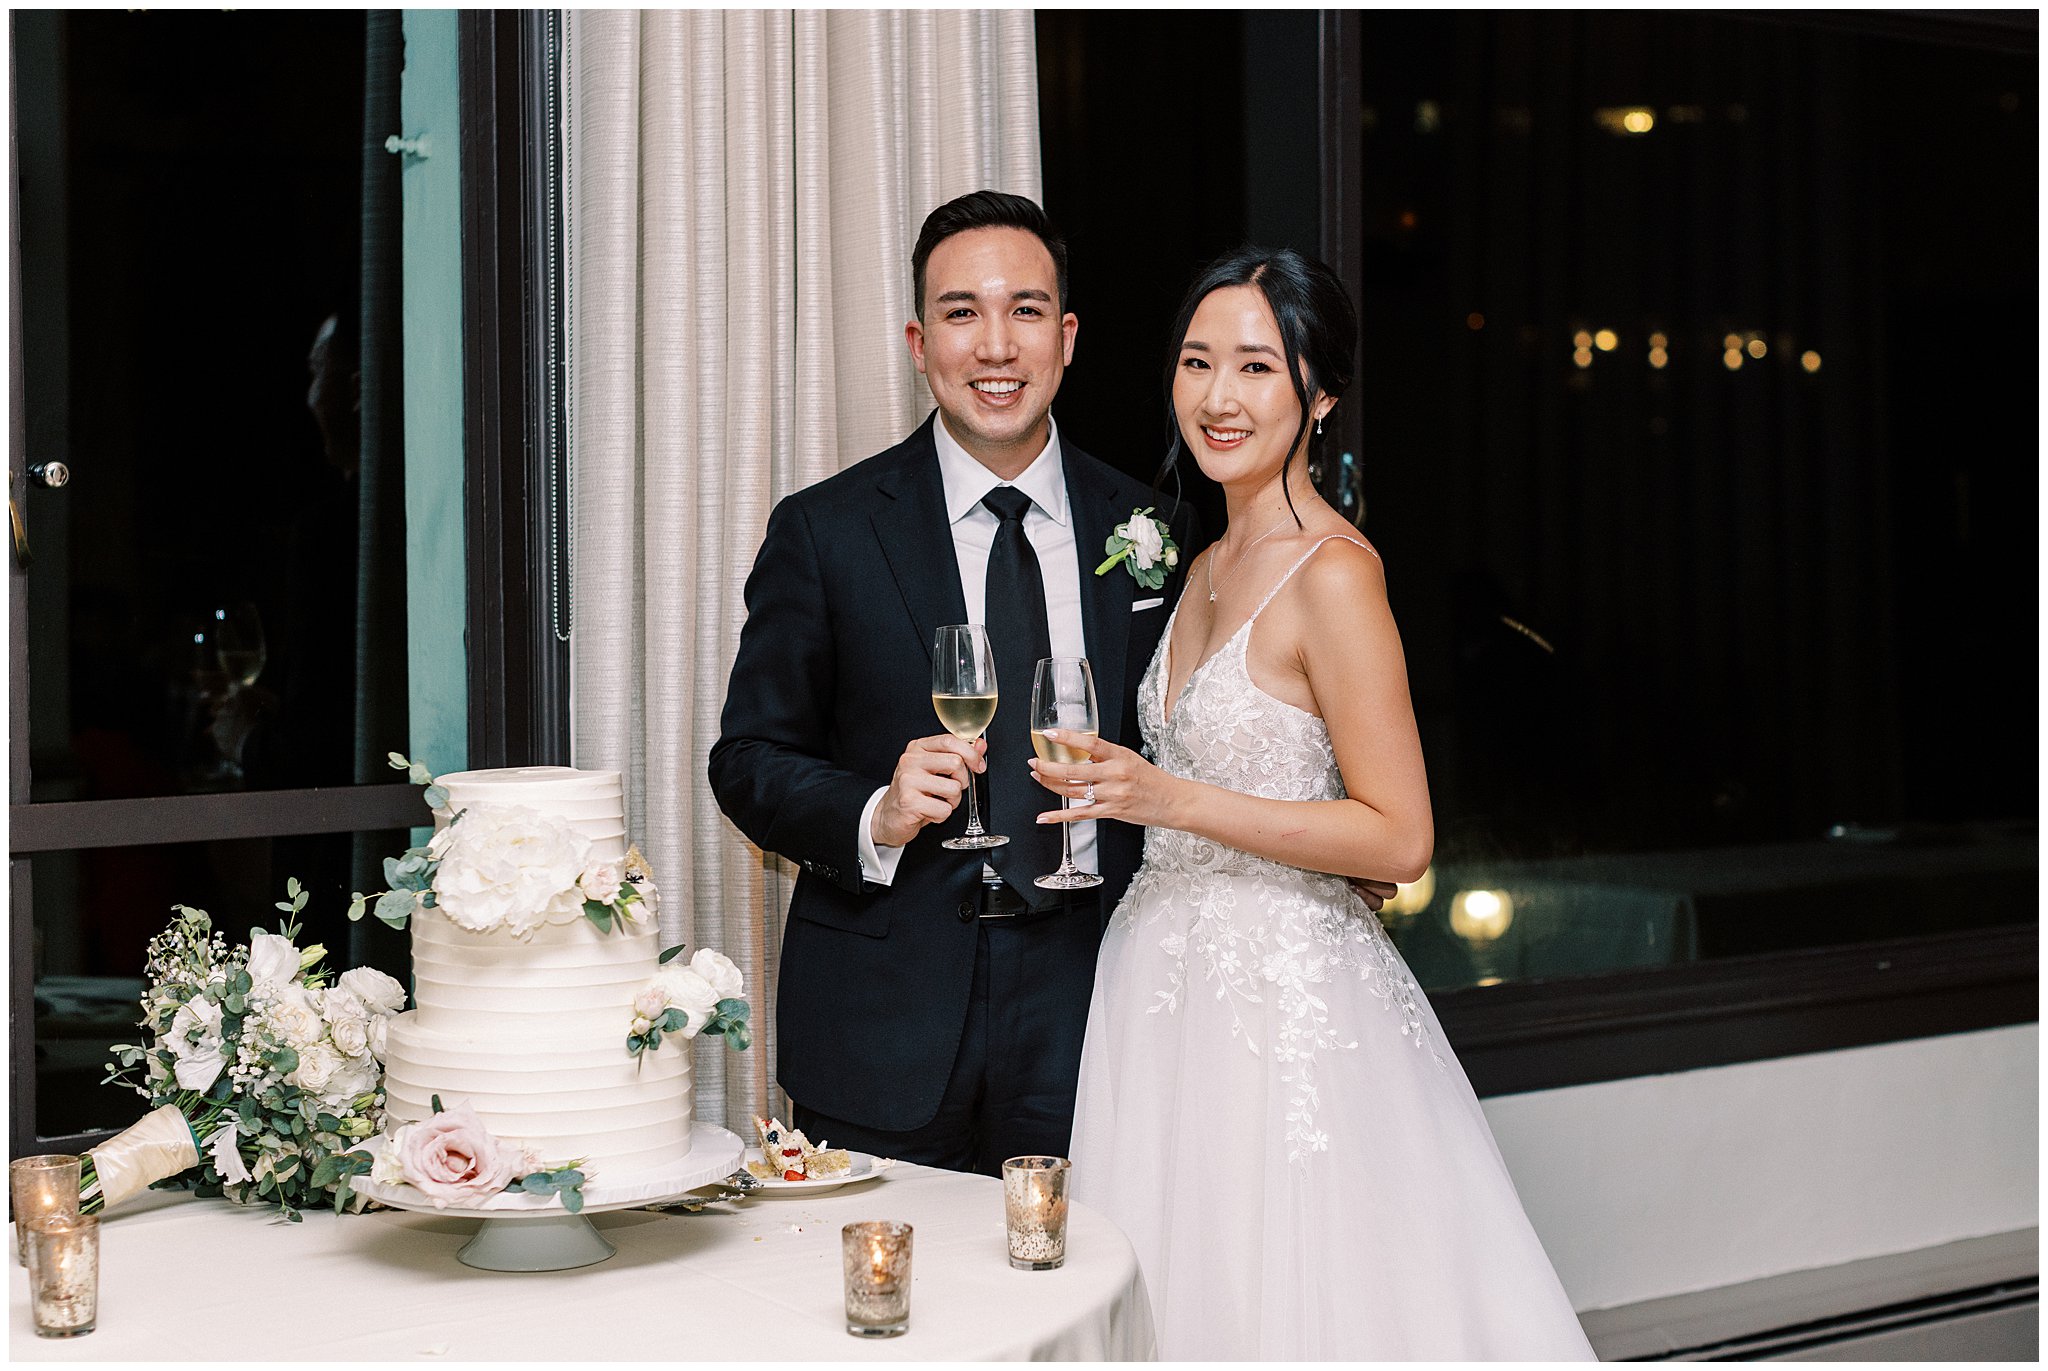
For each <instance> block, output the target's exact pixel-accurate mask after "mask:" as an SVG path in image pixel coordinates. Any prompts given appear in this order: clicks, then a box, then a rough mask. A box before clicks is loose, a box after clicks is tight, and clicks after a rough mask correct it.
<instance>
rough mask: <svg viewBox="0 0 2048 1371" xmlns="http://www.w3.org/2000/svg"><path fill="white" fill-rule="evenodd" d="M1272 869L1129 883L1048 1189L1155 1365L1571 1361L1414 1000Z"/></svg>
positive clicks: (1397, 969) (1327, 906)
mask: <svg viewBox="0 0 2048 1371" xmlns="http://www.w3.org/2000/svg"><path fill="white" fill-rule="evenodd" d="M1298 875H1299V877H1300V879H1299V880H1298V881H1296V882H1293V883H1291V884H1290V883H1288V882H1286V881H1282V882H1279V883H1276V881H1275V880H1274V879H1273V877H1272V876H1271V874H1270V873H1266V874H1254V875H1225V874H1217V873H1200V874H1195V875H1189V874H1185V873H1180V874H1175V875H1173V876H1171V877H1162V875H1161V873H1157V872H1152V871H1149V870H1148V871H1144V872H1141V873H1140V875H1139V878H1138V879H1137V880H1136V881H1135V882H1134V883H1133V885H1132V888H1131V891H1130V893H1129V895H1127V896H1126V898H1125V901H1124V903H1123V905H1122V906H1121V907H1120V908H1119V910H1118V912H1117V915H1116V917H1115V918H1114V919H1113V920H1112V922H1111V925H1110V928H1109V931H1108V934H1107V936H1106V938H1105V940H1104V943H1103V946H1102V951H1101V956H1100V959H1099V962H1098V969H1097V972H1096V981H1095V992H1094V999H1093V1003H1092V1005H1091V1007H1090V1010H1089V1015H1088V1030H1087V1042H1086V1046H1085V1047H1084V1049H1083V1053H1082V1062H1081V1079H1080V1092H1079V1099H1078V1102H1077V1107H1076V1114H1075V1122H1074V1141H1073V1158H1074V1194H1075V1198H1076V1199H1077V1200H1079V1201H1081V1202H1082V1203H1085V1204H1088V1205H1090V1206H1093V1207H1094V1208H1096V1209H1097V1210H1099V1211H1101V1212H1103V1213H1105V1214H1107V1215H1108V1216H1109V1217H1111V1218H1112V1219H1114V1220H1115V1221H1116V1222H1117V1224H1118V1225H1120V1226H1121V1227H1122V1228H1123V1230H1124V1231H1125V1233H1127V1234H1128V1235H1129V1236H1130V1239H1131V1241H1132V1243H1133V1244H1134V1245H1135V1246H1136V1248H1137V1253H1138V1259H1139V1263H1140V1265H1141V1267H1142V1269H1143V1272H1144V1277H1145V1283H1146V1286H1147V1289H1148V1291H1149V1293H1150V1296H1151V1301H1152V1311H1153V1317H1154V1322H1155V1325H1156V1328H1157V1332H1158V1336H1159V1352H1160V1356H1161V1358H1162V1359H1163V1360H1195V1359H1217V1358H1248V1359H1262V1360H1306V1359H1346V1360H1350V1359H1358V1360H1436V1359H1486V1360H1492V1359H1524V1360H1546V1361H1548V1360H1587V1359H1591V1358H1592V1355H1593V1354H1592V1349H1591V1348H1590V1346H1589V1345H1588V1344H1587V1342H1586V1338H1585V1335H1584V1334H1583V1333H1582V1332H1581V1331H1580V1327H1579V1322H1578V1319H1577V1317H1576V1315H1574V1313H1573V1312H1572V1308H1571V1305H1570V1303H1569V1301H1568V1300H1567V1298H1566V1296H1565V1294H1564V1291H1563V1288H1562V1287H1561V1286H1560V1285H1559V1283H1558V1279H1557V1275H1556V1273H1555V1272H1554V1271H1553V1270H1552V1268H1551V1265H1550V1261H1549V1259H1548V1258H1547V1257H1546V1256H1545V1254H1544V1251H1543V1247H1542V1244H1541V1243H1540V1242H1539V1241H1538V1240H1537V1237H1536V1234H1535V1232H1534V1230H1532V1229H1531V1228H1530V1226H1529V1221H1528V1219H1527V1217H1526V1216H1525V1215H1524V1214H1523V1212H1522V1206H1521V1202H1520V1200H1519V1199H1518V1198H1517V1196H1516V1194H1515V1187H1514V1182H1513V1181H1512V1180H1511V1179H1510V1177H1509V1175H1508V1172H1507V1168H1506V1167H1505V1166H1504V1165H1503V1164H1502V1161H1501V1157H1500V1153H1499V1151H1498V1150H1497V1149H1496V1147H1495V1146H1494V1141H1493V1134H1492V1132H1491V1130H1490V1129H1489V1128H1488V1127H1487V1123H1486V1118H1485V1115H1484V1114H1483V1113H1482V1112H1481V1110H1480V1107H1479V1102H1478V1100H1477V1099H1476V1098H1475V1097H1474V1095H1473V1093H1472V1088H1471V1086H1470V1084H1469V1083H1468V1082H1467V1081H1466V1078H1465V1073H1464V1071H1463V1070H1462V1069H1461V1068H1460V1067H1459V1066H1458V1064H1457V1060H1456V1058H1455V1057H1454V1056H1453V1055H1452V1053H1451V1050H1450V1048H1449V1047H1448V1046H1447V1045H1446V1044H1445V1042H1444V1040H1443V1035H1442V1032H1441V1030H1440V1029H1439V1028H1438V1026H1437V1022H1436V1016H1435V1014H1434V1013H1433V1012H1432V1011H1431V1009H1430V1007H1429V1004H1428V1001H1427V1000H1426V999H1424V998H1423V996H1422V994H1421V992H1420V991H1419V990H1417V989H1415V987H1414V982H1413V979H1412V977H1410V976H1409V975H1408V972H1407V968H1406V966H1405V965H1404V964H1402V963H1401V962H1400V959H1399V954H1398V953H1396V952H1395V951H1394V949H1393V947H1392V944H1391V943H1390V942H1389V941H1388V940H1387V939H1386V938H1385V935H1384V934H1383V933H1381V932H1380V930H1379V928H1378V926H1377V923H1376V921H1374V920H1373V916H1372V915H1371V914H1370V913H1369V912H1367V911H1366V909H1365V906H1364V905H1363V903H1362V902H1360V901H1358V900H1357V899H1356V897H1355V896H1352V895H1350V894H1349V892H1348V890H1345V889H1344V887H1342V885H1341V883H1332V882H1331V881H1330V880H1329V879H1328V878H1322V877H1314V876H1309V875H1307V874H1306V873H1298ZM1332 930H1342V931H1340V932H1335V933H1333V932H1332ZM1404 1029H1405V1030H1406V1031H1403V1030H1404Z"/></svg>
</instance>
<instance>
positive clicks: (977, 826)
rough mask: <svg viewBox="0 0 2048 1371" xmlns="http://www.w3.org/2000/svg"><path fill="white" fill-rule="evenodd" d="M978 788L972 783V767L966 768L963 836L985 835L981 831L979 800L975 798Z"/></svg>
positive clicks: (975, 836)
mask: <svg viewBox="0 0 2048 1371" xmlns="http://www.w3.org/2000/svg"><path fill="white" fill-rule="evenodd" d="M980 788H981V787H979V786H977V785H976V784H975V783H974V768H973V767H969V768H967V832H966V833H965V834H963V835H962V836H963V837H968V838H979V837H983V836H985V835H984V834H983V833H982V831H981V802H980V801H979V800H978V799H976V798H975V792H976V791H977V790H979V789H980Z"/></svg>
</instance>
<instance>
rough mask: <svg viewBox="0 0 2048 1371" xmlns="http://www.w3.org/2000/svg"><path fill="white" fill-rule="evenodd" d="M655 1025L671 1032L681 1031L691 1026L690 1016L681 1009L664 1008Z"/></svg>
mask: <svg viewBox="0 0 2048 1371" xmlns="http://www.w3.org/2000/svg"><path fill="white" fill-rule="evenodd" d="M655 1026H656V1027H657V1028H660V1029H662V1030H663V1031H665V1032H669V1033H680V1032H682V1031H683V1030H684V1029H686V1028H688V1027H689V1026H690V1016H689V1015H688V1014H685V1013H684V1012H683V1011H682V1010H680V1009H664V1010H663V1011H662V1012H661V1017H660V1018H659V1019H656V1020H655Z"/></svg>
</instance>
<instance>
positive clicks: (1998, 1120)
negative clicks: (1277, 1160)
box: [1485, 1024, 2040, 1310]
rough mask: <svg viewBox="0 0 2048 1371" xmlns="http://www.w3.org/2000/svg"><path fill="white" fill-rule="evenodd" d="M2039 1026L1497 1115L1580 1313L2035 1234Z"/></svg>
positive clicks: (1677, 1078) (1511, 1161)
mask: <svg viewBox="0 0 2048 1371" xmlns="http://www.w3.org/2000/svg"><path fill="white" fill-rule="evenodd" d="M2039 1072H2040V1034H2039V1025H2037V1024H2025V1025H2020V1026H2017V1027H2012V1028H1999V1029H1991V1030H1987V1031H1985V1032H1980V1033H1959V1034H1953V1035H1950V1036H1947V1037H1939V1038H1922V1039H1917V1040H1914V1041H1911V1042H1901V1043H1887V1044H1884V1045H1882V1046H1878V1047H1863V1048H1855V1049H1851V1050H1849V1051H1844V1052H1820V1053H1814V1054H1812V1055H1809V1056H1803V1057H1785V1058H1780V1059H1778V1060H1775V1061H1764V1062H1747V1063H1743V1064H1741V1065H1739V1066H1719V1067H1709V1068H1706V1069H1704V1070H1699V1071H1683V1072H1678V1073H1675V1074H1672V1075H1668V1076H1647V1077H1640V1078H1637V1079H1634V1080H1625V1081H1609V1082H1604V1083H1602V1084H1599V1085H1583V1086H1571V1087H1569V1088H1566V1089H1563V1090H1539V1091H1532V1092H1530V1093H1528V1094H1524V1095H1503V1096H1499V1097H1496V1098H1493V1099H1489V1100H1487V1101H1486V1102H1485V1106H1486V1115H1487V1118H1488V1119H1489V1120H1490V1121H1491V1122H1492V1124H1493V1130H1494V1136H1495V1138H1496V1139H1497V1140H1498V1141H1499V1143H1500V1150H1501V1154H1502V1155H1503V1156H1504V1157H1505V1158H1506V1159H1507V1163H1508V1169H1509V1170H1510V1171H1512V1172H1513V1174H1514V1177H1515V1184H1516V1186H1517V1187H1518V1188H1519V1189H1520V1191H1521V1195H1522V1203H1523V1205H1524V1207H1525V1208H1526V1209H1527V1210H1528V1212H1529V1218H1530V1220H1531V1221H1532V1222H1533V1223H1534V1224H1535V1226H1536V1231H1537V1233H1538V1234H1539V1235H1541V1237H1542V1239H1543V1245H1544V1247H1545V1248H1546V1249H1547V1250H1548V1251H1549V1253H1550V1258H1551V1261H1552V1262H1553V1263H1555V1265H1556V1267H1557V1271H1558V1275H1559V1277H1560V1278H1561V1279H1562V1280H1563V1282H1564V1287H1565V1289H1566V1291H1568V1292H1569V1293H1570V1295H1571V1297H1572V1303H1573V1306H1574V1307H1575V1308H1578V1309H1580V1310H1588V1309H1607V1308H1612V1307H1614V1306H1616V1305H1622V1304H1632V1303H1634V1302H1635V1301H1637V1300H1646V1299H1655V1298H1658V1297H1660V1296H1665V1295H1677V1294H1684V1293H1687V1292H1690V1291H1695V1290H1708V1289H1712V1288H1714V1287H1717V1286H1722V1285H1730V1284H1733V1283H1735V1282H1737V1281H1746V1280H1754V1279H1757V1278H1758V1277H1762V1276H1772V1275H1778V1274H1781V1273H1783V1272H1787V1271H1800V1270H1806V1269H1809V1268H1813V1267H1822V1266H1832V1265H1835V1264H1836V1263H1838V1262H1846V1261H1854V1260H1857V1259H1859V1258H1863V1257H1875V1256H1883V1255H1887V1254H1890V1253H1895V1252H1909V1251H1913V1250H1915V1249H1917V1248H1922V1247H1930V1246H1933V1245H1936V1244H1938V1243H1945V1242H1953V1241H1956V1240H1958V1239H1962V1238H1972V1237H1982V1236H1984V1235H1986V1234H1990V1233H2003V1232H2009V1231H2011V1230H2014V1229H2021V1228H2029V1227H2033V1226H2034V1225H2035V1224H2037V1223H2038V1222H2039V1218H2038V1205H2039V1173H2038V1170H2037V1153H2038V1150H2039V1116H2038V1084H2039Z"/></svg>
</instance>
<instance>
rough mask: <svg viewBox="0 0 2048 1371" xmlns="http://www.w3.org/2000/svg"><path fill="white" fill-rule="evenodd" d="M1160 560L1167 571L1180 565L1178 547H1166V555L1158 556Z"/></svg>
mask: <svg viewBox="0 0 2048 1371" xmlns="http://www.w3.org/2000/svg"><path fill="white" fill-rule="evenodd" d="M1160 560H1161V561H1163V562H1165V563H1166V569H1167V570H1168V571H1171V570H1173V569H1174V568H1175V567H1177V566H1179V565H1180V549H1179V548H1178V547H1170V548H1168V549H1166V555H1165V556H1164V557H1162V558H1160Z"/></svg>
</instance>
